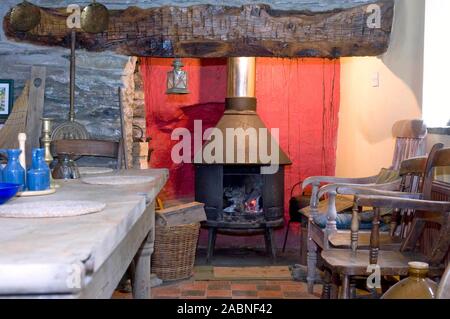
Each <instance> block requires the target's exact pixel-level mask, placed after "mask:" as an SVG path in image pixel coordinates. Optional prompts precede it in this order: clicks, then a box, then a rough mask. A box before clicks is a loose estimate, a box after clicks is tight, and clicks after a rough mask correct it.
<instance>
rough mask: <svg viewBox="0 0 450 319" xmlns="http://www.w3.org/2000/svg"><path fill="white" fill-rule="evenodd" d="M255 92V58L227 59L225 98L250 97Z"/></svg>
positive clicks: (253, 95)
mask: <svg viewBox="0 0 450 319" xmlns="http://www.w3.org/2000/svg"><path fill="white" fill-rule="evenodd" d="M255 90H256V58H254V57H253V58H252V57H250V58H248V57H239V58H228V85H227V97H228V98H236V97H252V98H254V97H255V96H256V95H255Z"/></svg>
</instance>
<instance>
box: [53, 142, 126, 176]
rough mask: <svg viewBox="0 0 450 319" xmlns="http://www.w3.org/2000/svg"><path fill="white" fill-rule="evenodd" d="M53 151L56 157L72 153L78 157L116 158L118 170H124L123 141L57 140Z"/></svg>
mask: <svg viewBox="0 0 450 319" xmlns="http://www.w3.org/2000/svg"><path fill="white" fill-rule="evenodd" d="M51 149H52V153H53V154H54V156H57V154H60V153H72V154H74V156H77V157H81V156H94V157H107V158H114V159H116V160H117V164H116V168H117V169H121V168H122V163H123V152H122V139H121V140H120V141H119V142H114V141H100V140H57V141H53V142H52V145H51ZM125 168H126V167H125Z"/></svg>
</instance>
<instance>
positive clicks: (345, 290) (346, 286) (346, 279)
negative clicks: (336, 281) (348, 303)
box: [341, 275, 350, 299]
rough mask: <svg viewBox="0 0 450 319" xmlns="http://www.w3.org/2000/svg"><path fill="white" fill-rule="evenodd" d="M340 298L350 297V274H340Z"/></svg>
mask: <svg viewBox="0 0 450 319" xmlns="http://www.w3.org/2000/svg"><path fill="white" fill-rule="evenodd" d="M341 288H342V291H341V299H350V276H348V275H343V276H342V287H341Z"/></svg>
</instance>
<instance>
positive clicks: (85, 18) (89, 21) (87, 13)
mask: <svg viewBox="0 0 450 319" xmlns="http://www.w3.org/2000/svg"><path fill="white" fill-rule="evenodd" d="M108 26H109V11H108V8H106V7H105V6H104V5H103V4H101V3H97V2H95V0H93V2H92V3H91V4H90V5H88V6H86V7H85V8H84V9H83V11H82V12H81V28H82V29H83V30H84V31H86V32H88V33H101V32H105V31H106V30H108Z"/></svg>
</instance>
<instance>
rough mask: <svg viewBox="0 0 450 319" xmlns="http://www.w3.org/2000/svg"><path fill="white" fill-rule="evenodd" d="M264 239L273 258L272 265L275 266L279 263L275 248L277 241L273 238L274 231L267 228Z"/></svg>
mask: <svg viewBox="0 0 450 319" xmlns="http://www.w3.org/2000/svg"><path fill="white" fill-rule="evenodd" d="M264 237H265V239H266V251H267V253H268V254H269V255H270V256H271V257H272V263H273V264H275V263H276V261H277V248H276V246H275V240H274V238H273V229H272V228H266V231H265V233H264Z"/></svg>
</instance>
